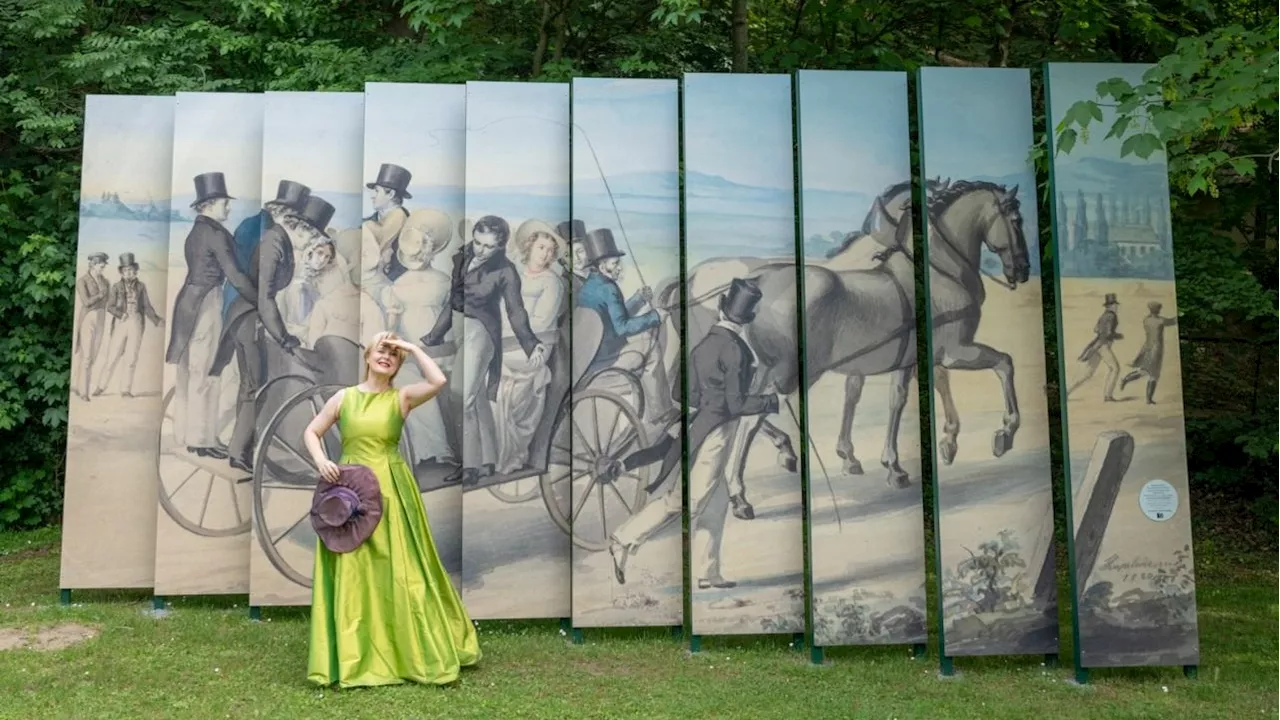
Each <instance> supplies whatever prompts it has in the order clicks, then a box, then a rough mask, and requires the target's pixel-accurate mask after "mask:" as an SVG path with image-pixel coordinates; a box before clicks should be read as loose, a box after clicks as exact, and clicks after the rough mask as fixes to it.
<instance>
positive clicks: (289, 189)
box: [222, 180, 311, 326]
mask: <svg viewBox="0 0 1280 720" xmlns="http://www.w3.org/2000/svg"><path fill="white" fill-rule="evenodd" d="M310 194H311V189H310V188H308V187H307V186H306V185H303V184H302V183H299V182H294V181H293V180H281V181H280V184H279V185H277V186H276V198H275V200H271V201H269V202H266V203H264V204H263V205H262V209H261V210H259V211H258V214H257V215H254V216H252V217H247V218H245V219H244V220H242V221H241V222H240V224H239V225H237V226H236V231H235V232H234V233H232V234H233V235H234V237H235V241H236V265H237V266H239V268H240V269H241V270H244V271H246V272H248V268H249V263H250V262H251V261H252V259H253V250H254V248H256V247H258V243H259V242H260V241H261V240H262V234H263V233H265V232H266V231H267V230H268V229H270V228H271V226H272V225H273V224H275V223H277V222H279V221H280V218H281V217H283V216H285V215H287V214H289V213H292V212H297V210H298V208H299V207H301V206H302V201H304V200H306V199H307V195H310ZM253 280H254V281H255V282H257V278H253ZM222 292H223V295H222V316H223V319H222V322H223V325H224V326H225V325H226V324H227V323H228V317H227V315H228V314H229V313H230V311H231V303H232V302H233V301H234V300H235V299H236V298H238V297H240V293H238V292H236V289H235V288H234V287H232V286H231V285H230V284H229V283H228V284H227V285H226V286H225V287H224V288H223V289H222ZM255 302H256V299H255Z"/></svg>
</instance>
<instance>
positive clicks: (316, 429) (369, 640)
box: [303, 333, 480, 687]
mask: <svg viewBox="0 0 1280 720" xmlns="http://www.w3.org/2000/svg"><path fill="white" fill-rule="evenodd" d="M406 355H411V356H412V357H413V359H414V360H415V361H416V362H417V363H418V367H419V368H420V369H421V370H422V378H423V380H422V382H418V383H414V384H412V385H407V386H405V387H402V388H396V387H395V385H394V384H393V381H394V380H395V376H396V373H397V372H399V370H400V366H401V363H403V362H404V358H405V356H406ZM364 357H365V366H366V368H367V370H366V373H365V378H364V382H362V383H360V384H359V385H356V386H354V387H349V388H346V389H344V390H340V391H338V392H337V393H336V394H335V395H334V396H333V397H332V398H330V399H329V402H327V403H326V404H325V406H324V408H322V409H321V411H320V412H319V413H318V414H317V415H316V417H315V419H314V420H312V421H311V424H310V425H308V426H307V429H306V431H305V432H304V433H303V439H304V441H305V442H306V446H307V450H308V451H309V452H310V453H311V458H312V460H313V461H314V462H315V464H316V467H317V468H319V470H320V474H321V476H323V477H324V478H325V479H327V480H330V481H331V482H332V481H335V480H337V478H338V473H339V471H338V465H337V464H335V463H334V462H333V461H331V460H330V459H329V458H328V457H327V456H326V455H325V451H324V448H323V445H322V443H321V441H320V438H321V437H323V436H324V434H325V432H327V431H328V430H329V428H330V427H332V426H333V424H334V423H337V425H338V431H339V433H340V434H341V436H342V458H341V459H340V460H339V461H338V462H339V463H342V464H351V465H364V466H366V467H369V468H370V469H372V470H373V472H374V474H375V475H377V476H378V484H379V486H380V487H381V490H382V519H381V521H380V522H379V523H378V525H377V527H376V529H375V530H374V531H373V535H372V536H370V537H369V538H368V539H367V540H365V541H364V543H362V544H361V545H360V546H359V547H357V548H356V549H355V550H353V551H351V552H349V553H341V554H339V553H334V552H332V551H330V550H329V549H328V548H326V547H325V546H324V544H323V543H322V542H319V541H318V540H317V542H316V555H315V570H314V573H313V575H312V578H313V579H312V595H311V644H310V650H309V653H308V661H307V679H308V680H310V681H311V682H313V683H316V684H318V685H325V686H328V685H333V684H335V683H336V684H337V685H338V686H339V687H359V686H371V685H395V684H401V683H405V682H416V683H424V684H433V685H444V684H447V683H451V682H453V681H455V680H457V678H458V673H459V670H460V668H462V667H466V666H469V665H474V664H476V663H477V662H478V661H479V660H480V644H479V641H478V639H477V637H476V629H475V626H474V625H473V624H472V622H471V618H470V617H469V616H468V615H467V611H466V609H465V608H463V606H462V601H461V600H460V599H459V597H458V593H457V591H456V590H455V589H454V587H453V583H451V582H450V580H449V576H448V574H447V573H446V572H445V569H444V566H443V565H442V564H441V562H440V558H439V556H438V555H437V554H436V547H435V542H434V541H433V540H432V537H431V529H430V528H429V527H428V525H427V513H426V509H425V508H424V507H423V504H422V495H421V494H420V492H419V490H418V484H417V481H416V480H415V478H414V476H413V473H412V471H411V470H410V469H409V466H408V464H406V463H405V461H404V458H403V457H402V456H401V455H400V451H399V443H400V434H401V428H402V427H403V425H404V419H405V417H406V416H407V415H408V414H409V413H410V412H411V411H412V410H413V409H414V408H416V407H418V406H419V405H422V404H423V403H425V402H429V401H431V400H432V399H433V398H434V397H435V396H436V395H437V394H439V393H440V391H441V390H443V389H444V386H445V384H446V382H447V380H446V378H445V376H444V373H443V372H441V370H440V367H439V366H438V365H436V363H435V361H433V360H432V359H431V358H430V357H428V356H427V354H426V353H425V352H423V350H422V349H421V348H419V347H417V346H416V345H411V344H409V343H407V342H404V341H403V340H401V339H400V338H399V337H397V336H396V335H395V334H394V333H379V334H378V335H376V336H374V338H373V340H372V342H370V343H369V346H368V347H367V348H366V349H365V354H364Z"/></svg>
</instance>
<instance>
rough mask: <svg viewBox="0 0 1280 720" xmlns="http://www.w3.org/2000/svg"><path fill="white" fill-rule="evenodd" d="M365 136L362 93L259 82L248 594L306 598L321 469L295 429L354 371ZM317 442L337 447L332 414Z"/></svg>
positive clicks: (279, 601) (261, 601)
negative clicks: (267, 88) (256, 371)
mask: <svg viewBox="0 0 1280 720" xmlns="http://www.w3.org/2000/svg"><path fill="white" fill-rule="evenodd" d="M363 147H364V94H363V93H321V92H317V93H311V92H305V93H276V92H271V93H267V94H266V111H265V116H264V120H263V152H262V165H261V177H262V187H263V188H264V193H263V194H264V196H267V197H264V198H263V199H264V200H267V199H268V197H269V198H270V200H269V201H268V202H267V203H266V204H264V206H263V210H264V212H265V214H266V215H270V216H271V221H270V223H267V222H265V221H264V223H263V227H264V228H265V229H264V230H263V232H262V236H261V241H260V242H259V243H258V245H257V247H256V249H255V250H254V257H256V258H257V262H256V263H255V267H256V269H257V274H256V275H257V288H256V290H257V293H258V302H257V307H256V308H255V310H256V315H257V320H258V324H260V325H261V327H262V330H261V335H260V339H259V343H260V344H261V354H260V355H259V358H258V359H259V361H260V363H261V365H260V367H261V368H262V382H261V385H260V388H261V389H260V390H259V391H258V392H257V404H256V405H257V407H256V414H257V418H258V423H257V427H258V437H257V445H256V448H255V452H254V458H253V460H254V464H253V495H254V498H253V500H254V506H253V507H254V516H253V528H254V541H253V545H252V548H251V552H250V562H251V575H250V583H249V602H250V603H251V604H253V605H307V604H310V602H311V587H310V586H311V574H312V564H313V561H314V559H315V548H316V535H315V531H314V530H312V528H311V523H310V522H309V518H308V513H309V511H310V510H311V495H312V492H313V491H314V490H315V484H316V481H317V479H318V477H319V474H318V472H317V471H316V469H315V468H314V467H313V466H312V464H311V461H310V454H309V453H308V452H307V450H306V448H305V446H304V445H303V443H302V431H303V429H304V428H306V426H307V423H309V422H310V421H311V419H312V418H313V417H315V414H316V413H317V412H318V411H319V409H320V408H321V407H323V406H324V403H325V401H327V400H328V399H329V397H330V396H332V395H333V393H335V392H337V391H338V390H340V389H342V388H343V387H347V386H350V385H354V384H355V383H357V382H359V369H360V363H361V353H360V348H359V345H358V342H359V338H360V311H361V307H360V279H361V278H360V275H361V272H360V271H361V266H360V239H361V232H360V210H361V191H362V190H363V187H364V183H363V182H362V181H361V172H360V168H361V167H362V165H363V163H364V153H363ZM304 191H305V192H304ZM302 198H305V199H302ZM251 315H252V313H251ZM325 447H326V450H327V451H328V454H329V457H330V459H332V460H335V461H336V460H337V459H338V458H339V457H340V456H341V454H342V448H341V442H340V439H339V435H338V429H337V427H336V426H335V427H334V428H332V429H331V430H330V431H329V433H327V434H326V436H325Z"/></svg>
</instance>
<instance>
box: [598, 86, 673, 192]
mask: <svg viewBox="0 0 1280 720" xmlns="http://www.w3.org/2000/svg"><path fill="white" fill-rule="evenodd" d="M679 123H680V116H679V95H678V85H677V83H676V81H675V80H613V79H607V78H575V79H574V81H573V124H574V126H575V127H574V133H573V143H574V148H573V149H574V153H573V171H574V174H575V176H579V177H583V178H587V177H593V176H594V177H596V178H598V177H599V175H600V172H601V170H603V172H604V174H605V175H606V176H608V177H616V176H618V175H623V174H626V173H674V172H677V171H678V168H677V163H678V158H677V155H678V152H679V127H680V126H679ZM588 143H590V147H588ZM591 148H594V149H595V154H596V156H597V157H598V158H599V161H600V168H599V169H597V167H596V163H595V160H594V159H593V158H592V155H591Z"/></svg>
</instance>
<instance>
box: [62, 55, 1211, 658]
mask: <svg viewBox="0 0 1280 720" xmlns="http://www.w3.org/2000/svg"><path fill="white" fill-rule="evenodd" d="M1144 69H1145V66H1136V65H1050V66H1049V67H1048V70H1047V79H1048V83H1047V85H1048V88H1049V92H1048V94H1049V110H1048V116H1049V121H1050V123H1051V124H1056V122H1057V121H1059V120H1060V119H1061V118H1062V117H1064V116H1065V115H1066V113H1067V112H1068V109H1069V108H1070V107H1071V106H1072V104H1073V103H1075V102H1076V101H1079V100H1083V99H1092V98H1093V97H1095V94H1096V86H1097V84H1098V82H1099V81H1101V80H1105V79H1107V78H1110V77H1112V76H1117V75H1119V76H1122V77H1126V78H1129V79H1131V80H1134V81H1137V80H1138V79H1139V78H1140V76H1141V73H1142V72H1143V70H1144ZM793 78H794V81H793ZM918 90H919V98H920V103H919V109H920V117H919V120H920V132H921V160H920V162H921V175H922V177H923V178H924V179H923V181H922V183H921V184H920V185H921V186H920V187H919V194H918V195H914V197H913V192H914V191H915V188H914V187H913V184H912V182H911V168H910V160H909V157H910V155H909V153H910V140H909V129H908V128H909V123H908V116H907V114H906V113H907V112H908V102H907V77H906V75H905V74H904V73H886V72H855V71H800V72H798V73H796V74H795V75H794V76H787V75H733V74H691V75H687V76H686V77H685V78H684V81H683V91H681V89H680V84H679V83H678V82H677V81H675V80H634V79H630V80H618V79H608V78H591V79H575V80H574V81H573V82H572V83H505V82H471V83H467V84H465V85H420V84H395V83H370V84H369V85H368V86H367V87H366V89H365V92H363V93H323V92H315V93H312V92H299V93H275V92H272V93H266V94H265V95H257V94H239V93H182V94H179V95H178V96H177V97H176V98H142V97H109V98H107V97H91V98H89V100H88V101H87V106H86V130H85V162H84V175H83V178H82V202H81V213H80V214H81V227H80V236H79V241H78V248H77V267H76V292H75V295H76V299H75V324H74V332H75V338H74V341H73V342H74V346H73V358H72V367H71V393H72V397H71V404H70V411H69V429H68V453H67V490H66V506H65V508H66V509H65V513H66V523H65V528H66V529H65V532H64V553H63V569H62V584H63V586H64V588H67V589H72V588H97V587H153V588H154V589H155V591H156V593H157V595H176V594H219V593H221V594H226V593H245V592H247V593H248V594H249V598H250V603H251V605H254V606H261V605H306V604H308V603H309V601H310V594H311V590H310V585H311V574H312V565H313V562H314V550H315V547H316V537H315V535H314V532H313V530H312V528H311V524H310V522H308V518H309V510H310V502H311V497H312V492H313V489H314V484H315V481H316V476H317V473H316V470H315V468H314V467H312V463H311V461H310V458H309V453H307V452H306V451H305V449H304V448H303V444H302V438H301V434H302V430H303V428H304V427H305V426H306V425H307V423H308V422H309V421H310V420H311V419H312V418H313V417H314V415H315V413H316V412H317V411H318V409H319V408H320V407H322V405H323V403H324V402H325V401H326V400H327V398H329V397H330V396H331V395H332V394H333V393H334V392H335V391H337V390H338V389H340V388H342V387H346V386H350V385H352V384H355V383H357V382H359V380H360V379H361V375H362V367H361V364H362V363H361V343H362V341H366V340H368V339H369V338H371V337H372V336H373V335H374V334H375V333H377V332H380V331H383V330H391V331H394V332H395V333H397V334H398V335H399V336H401V337H402V338H404V339H405V340H407V341H409V342H416V343H419V344H421V345H422V346H423V347H425V348H426V349H427V351H428V352H429V353H430V354H431V355H432V356H434V357H436V358H437V359H438V361H439V362H440V364H441V366H442V368H443V369H444V370H445V371H446V373H447V374H448V375H449V377H450V380H451V382H450V384H449V388H448V390H447V391H446V393H444V394H443V395H442V396H441V397H440V398H439V399H438V401H437V402H435V403H432V405H431V406H430V408H428V409H427V410H423V411H420V412H418V413H415V415H414V419H412V420H411V421H410V422H409V423H408V424H406V427H405V432H404V436H403V439H402V443H401V449H402V451H403V452H404V453H405V455H406V457H407V459H408V460H409V461H410V462H411V464H412V466H413V468H414V472H415V475H416V477H417V480H418V484H419V488H420V490H421V491H422V494H423V497H424V502H425V503H426V506H427V509H428V512H429V515H430V518H431V526H432V531H433V533H434V534H435V539H436V542H437V545H438V547H439V549H440V553H441V556H442V559H443V561H444V563H445V565H446V567H447V568H448V569H449V571H450V572H451V574H452V577H453V581H454V582H455V583H457V584H458V586H459V588H460V589H461V591H462V594H463V597H464V600H465V601H466V603H467V605H468V608H469V610H470V611H471V613H472V615H473V617H475V618H476V619H478V620H483V619H497V618H511V619H518V618H555V617H559V618H571V619H572V622H573V624H574V625H576V626H577V627H601V626H641V625H676V624H682V623H683V622H684V619H685V617H684V616H685V612H684V606H683V603H684V598H685V597H686V585H688V588H687V592H688V595H689V596H690V597H691V608H692V617H691V624H692V630H693V633H694V634H695V636H697V635H707V634H758V633H797V632H800V631H802V630H804V629H806V628H810V629H812V632H813V644H814V646H815V647H823V646H837V645H862V644H890V643H895V644H919V643H923V642H924V641H925V639H926V636H927V633H926V617H927V616H928V611H927V608H926V600H925V567H924V546H923V543H924V532H923V527H922V525H923V508H922V493H921V481H922V465H923V459H922V457H921V445H920V441H921V438H920V436H919V430H920V427H919V419H920V409H919V407H918V403H917V398H918V388H916V387H914V386H913V383H912V379H913V377H914V376H915V375H916V374H917V373H919V372H922V370H927V375H925V377H928V379H929V390H930V393H929V397H930V399H931V404H932V409H933V411H934V412H933V418H934V419H933V423H934V424H933V427H932V428H930V432H931V436H932V438H933V443H932V447H933V461H934V463H933V466H934V467H935V468H936V473H935V477H934V478H933V482H934V483H935V488H934V489H935V493H934V498H935V502H936V503H937V506H936V513H935V516H936V518H937V526H936V531H937V532H936V534H935V535H936V542H937V554H936V555H937V561H938V563H939V565H938V578H939V595H938V597H939V606H938V610H939V612H938V620H939V622H940V623H941V629H942V633H941V635H942V643H941V647H940V650H941V653H942V657H943V658H944V669H945V667H946V665H945V663H946V658H950V657H952V656H960V655H984V654H1014V653H1042V652H1043V653H1052V652H1054V651H1055V650H1056V648H1057V646H1058V642H1059V638H1058V627H1057V622H1056V604H1055V590H1056V587H1055V575H1054V566H1053V547H1052V537H1053V521H1052V495H1051V491H1050V488H1051V484H1050V477H1051V470H1052V468H1051V464H1050V463H1051V460H1050V453H1049V430H1048V425H1049V422H1048V420H1049V414H1048V408H1046V407H1045V406H1044V405H1043V404H1042V402H1043V401H1042V400H1041V395H1042V390H1043V388H1044V387H1045V385H1046V383H1047V380H1046V370H1045V367H1044V354H1045V347H1044V343H1043V321H1042V315H1041V314H1040V313H1041V310H1040V308H1041V303H1042V288H1041V285H1040V277H1041V272H1040V261H1039V258H1040V248H1039V246H1038V243H1037V226H1038V218H1037V217H1036V213H1035V210H1036V209H1035V203H1034V202H1031V201H1028V200H1027V199H1026V198H1027V197H1028V194H1029V193H1030V192H1031V191H1032V190H1033V189H1034V187H1035V175H1034V171H1033V168H1032V166H1031V165H1030V164H1029V157H1028V149H1029V148H1030V146H1031V143H1032V131H1031V120H1030V117H1031V106H1032V96H1031V91H1030V74H1029V73H1028V72H1027V71H1025V70H1009V69H976V68H928V69H924V70H922V71H921V72H920V75H919V85H918ZM868 98H874V99H875V102H874V103H868V101H867V99H868ZM682 103H683V105H682ZM1103 113H1104V122H1106V120H1107V119H1108V118H1107V117H1105V116H1107V115H1108V113H1109V109H1107V108H1103ZM793 118H794V122H793ZM797 139H798V143H797V142H796V140H797ZM1120 145H1121V141H1120V140H1119V139H1116V138H1106V137H1105V135H1104V133H1102V132H1098V133H1093V134H1091V135H1090V136H1088V137H1087V138H1086V137H1078V138H1077V139H1076V142H1075V147H1074V148H1073V149H1072V150H1071V152H1070V153H1065V154H1062V155H1055V156H1054V157H1053V163H1052V173H1051V186H1052V190H1053V197H1054V202H1053V203H1052V205H1051V207H1052V208H1053V216H1054V218H1053V229H1054V232H1055V236H1056V239H1057V247H1058V250H1059V251H1058V252H1057V253H1056V254H1055V257H1056V260H1055V262H1056V263H1057V271H1058V272H1057V277H1058V288H1057V293H1056V298H1057V303H1058V308H1057V309H1058V315H1059V325H1060V333H1061V334H1060V337H1059V346H1060V350H1061V352H1060V353H1059V355H1060V357H1062V358H1063V365H1062V367H1061V368H1060V375H1061V378H1062V388H1063V393H1062V394H1063V396H1064V401H1063V407H1062V412H1063V417H1064V427H1065V429H1064V438H1065V440H1064V444H1065V447H1066V450H1067V453H1066V454H1067V468H1066V469H1067V473H1066V474H1067V476H1068V477H1069V478H1070V482H1071V487H1070V492H1069V493H1068V498H1069V516H1070V517H1071V522H1072V534H1071V536H1070V540H1071V542H1070V546H1069V548H1068V549H1069V555H1070V557H1071V562H1072V568H1071V573H1072V582H1073V596H1072V598H1073V608H1074V611H1075V618H1076V624H1075V631H1076V633H1077V635H1078V637H1077V638H1076V640H1077V641H1076V643H1075V647H1076V648H1077V652H1078V657H1077V665H1078V666H1081V667H1086V668H1087V667H1101V666H1113V665H1150V664H1183V665H1186V664H1195V663H1196V662H1197V661H1198V640H1197V633H1198V629H1197V622H1196V610H1195V595H1194V593H1195V582H1194V572H1193V569H1192V566H1193V563H1192V549H1191V534H1190V513H1189V511H1188V508H1187V502H1186V499H1187V467H1186V457H1185V455H1186V451H1185V438H1184V428H1183V413H1182V406H1181V401H1182V397H1181V382H1180V380H1181V379H1180V377H1179V376H1178V368H1179V362H1178V357H1177V352H1178V344H1177V342H1176V340H1177V329H1176V320H1175V318H1176V316H1177V313H1176V294H1175V287H1174V278H1173V264H1172V239H1171V237H1170V229H1169V223H1170V216H1169V209H1168V201H1169V195H1168V193H1169V190H1168V180H1167V165H1166V161H1165V159H1164V156H1163V155H1162V154H1159V153H1157V154H1156V155H1154V156H1152V157H1151V158H1148V159H1140V158H1137V157H1132V156H1131V157H1121V154H1120ZM682 155H683V157H682ZM682 161H683V166H682V165H681V162H682ZM797 183H798V185H797ZM681 203H683V206H681ZM797 203H798V205H797ZM682 211H683V218H682V216H681V213H682ZM916 213H919V214H918V215H917V214H916ZM916 222H920V223H922V233H923V235H924V238H925V242H924V244H923V246H922V247H923V253H924V254H923V256H922V257H921V258H919V259H920V260H922V261H924V262H926V263H927V267H926V268H924V270H925V272H924V273H923V277H924V279H925V283H924V296H923V297H924V298H926V299H927V302H926V304H925V306H924V309H925V311H926V312H925V315H926V318H927V328H928V332H927V334H926V336H925V339H926V341H927V342H926V348H920V347H919V341H918V338H917V336H916V310H917V298H916V293H917V288H916V285H915V277H916V276H915V272H916V270H917V266H916V259H917V258H916V255H915V248H914V247H913V245H912V231H913V228H914V225H915V223H916ZM682 223H683V227H682V226H681V225H682ZM681 232H683V233H684V235H683V238H682V237H681ZM802 348H803V350H804V355H803V357H802V356H801V349H802ZM922 361H923V362H927V368H924V369H922V368H919V367H918V364H919V363H920V362H922ZM403 372H407V373H410V374H413V373H415V372H416V368H414V367H413V366H411V365H410V366H407V367H406V368H405V369H404V371H403ZM159 378H162V381H161V380H160V379H159ZM401 380H402V381H412V380H413V378H412V377H408V376H406V377H404V378H401ZM682 410H683V412H682ZM802 425H803V426H804V427H805V428H806V429H807V433H805V434H804V435H802V432H801V427H802ZM802 438H803V439H804V441H805V443H806V447H804V448H803V451H804V453H805V454H804V455H801V454H800V452H801V448H800V447H799V445H800V442H801V440H802ZM325 442H326V443H327V447H328V450H329V453H330V455H331V456H333V457H334V458H336V457H338V455H339V454H340V442H339V438H338V435H337V429H336V428H335V429H334V430H332V431H331V433H330V435H329V436H328V437H327V438H326V440H325ZM867 448H872V449H873V450H875V449H878V450H879V464H880V467H872V466H870V465H868V466H865V467H864V463H866V462H871V461H868V460H867V458H868V457H869V456H868V455H867ZM802 461H803V462H802ZM872 464H874V463H872ZM802 468H803V470H804V471H805V472H807V475H804V473H802ZM802 476H803V477H804V478H805V479H804V482H806V483H807V484H802ZM104 488H106V489H104ZM806 495H807V497H808V501H807V504H806V502H805V501H804V499H805V496H806ZM686 512H687V513H688V515H687V518H688V526H687V527H688V535H687V540H688V547H689V551H690V555H689V578H688V581H687V582H686V579H685V566H684V563H683V561H684V559H685V558H684V547H685V540H686V536H685V534H684V533H683V532H682V520H683V519H684V518H685V517H686V516H685V513H686ZM107 517H109V518H111V519H112V522H111V525H110V526H109V527H108V526H106V525H105V524H104V523H105V521H104V520H103V518H107ZM120 519H124V520H126V522H119V520H120ZM806 533H807V538H808V557H807V558H806V557H805V540H806ZM806 562H807V563H808V571H809V576H808V577H806ZM809 581H811V589H812V594H811V600H812V602H811V603H810V609H811V615H810V616H809V617H806V616H805V605H806V591H805V588H806V583H807V582H809ZM816 655H817V654H816V653H815V656H816Z"/></svg>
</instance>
